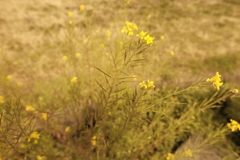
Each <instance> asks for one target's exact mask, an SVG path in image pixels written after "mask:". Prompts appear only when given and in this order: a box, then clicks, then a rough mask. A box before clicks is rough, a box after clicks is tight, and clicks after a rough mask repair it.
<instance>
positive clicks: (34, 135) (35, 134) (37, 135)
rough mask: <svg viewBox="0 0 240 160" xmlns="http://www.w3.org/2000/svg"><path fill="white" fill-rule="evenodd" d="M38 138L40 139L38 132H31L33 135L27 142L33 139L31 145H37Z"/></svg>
mask: <svg viewBox="0 0 240 160" xmlns="http://www.w3.org/2000/svg"><path fill="white" fill-rule="evenodd" d="M39 137H40V134H39V133H38V132H33V133H32V134H31V135H30V136H29V138H28V142H30V141H31V139H34V142H33V143H35V144H37V143H38V139H39Z"/></svg>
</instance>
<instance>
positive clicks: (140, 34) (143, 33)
mask: <svg viewBox="0 0 240 160" xmlns="http://www.w3.org/2000/svg"><path fill="white" fill-rule="evenodd" d="M146 34H147V32H143V31H141V32H140V33H139V34H137V35H136V36H137V37H139V38H140V39H143V38H144V37H145V35H146Z"/></svg>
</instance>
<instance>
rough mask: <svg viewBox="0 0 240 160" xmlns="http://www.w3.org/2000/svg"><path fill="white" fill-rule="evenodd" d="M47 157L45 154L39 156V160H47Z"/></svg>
mask: <svg viewBox="0 0 240 160" xmlns="http://www.w3.org/2000/svg"><path fill="white" fill-rule="evenodd" d="M45 159H46V157H45V156H39V155H38V156H37V160H45Z"/></svg>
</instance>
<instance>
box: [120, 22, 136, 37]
mask: <svg viewBox="0 0 240 160" xmlns="http://www.w3.org/2000/svg"><path fill="white" fill-rule="evenodd" d="M137 30H138V27H137V25H136V24H134V23H131V22H128V21H126V26H124V27H123V29H122V30H121V32H122V33H127V34H128V35H133V31H137Z"/></svg>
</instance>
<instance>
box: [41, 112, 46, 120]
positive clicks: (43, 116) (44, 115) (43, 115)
mask: <svg viewBox="0 0 240 160" xmlns="http://www.w3.org/2000/svg"><path fill="white" fill-rule="evenodd" d="M42 118H43V120H45V121H46V120H47V113H42Z"/></svg>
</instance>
